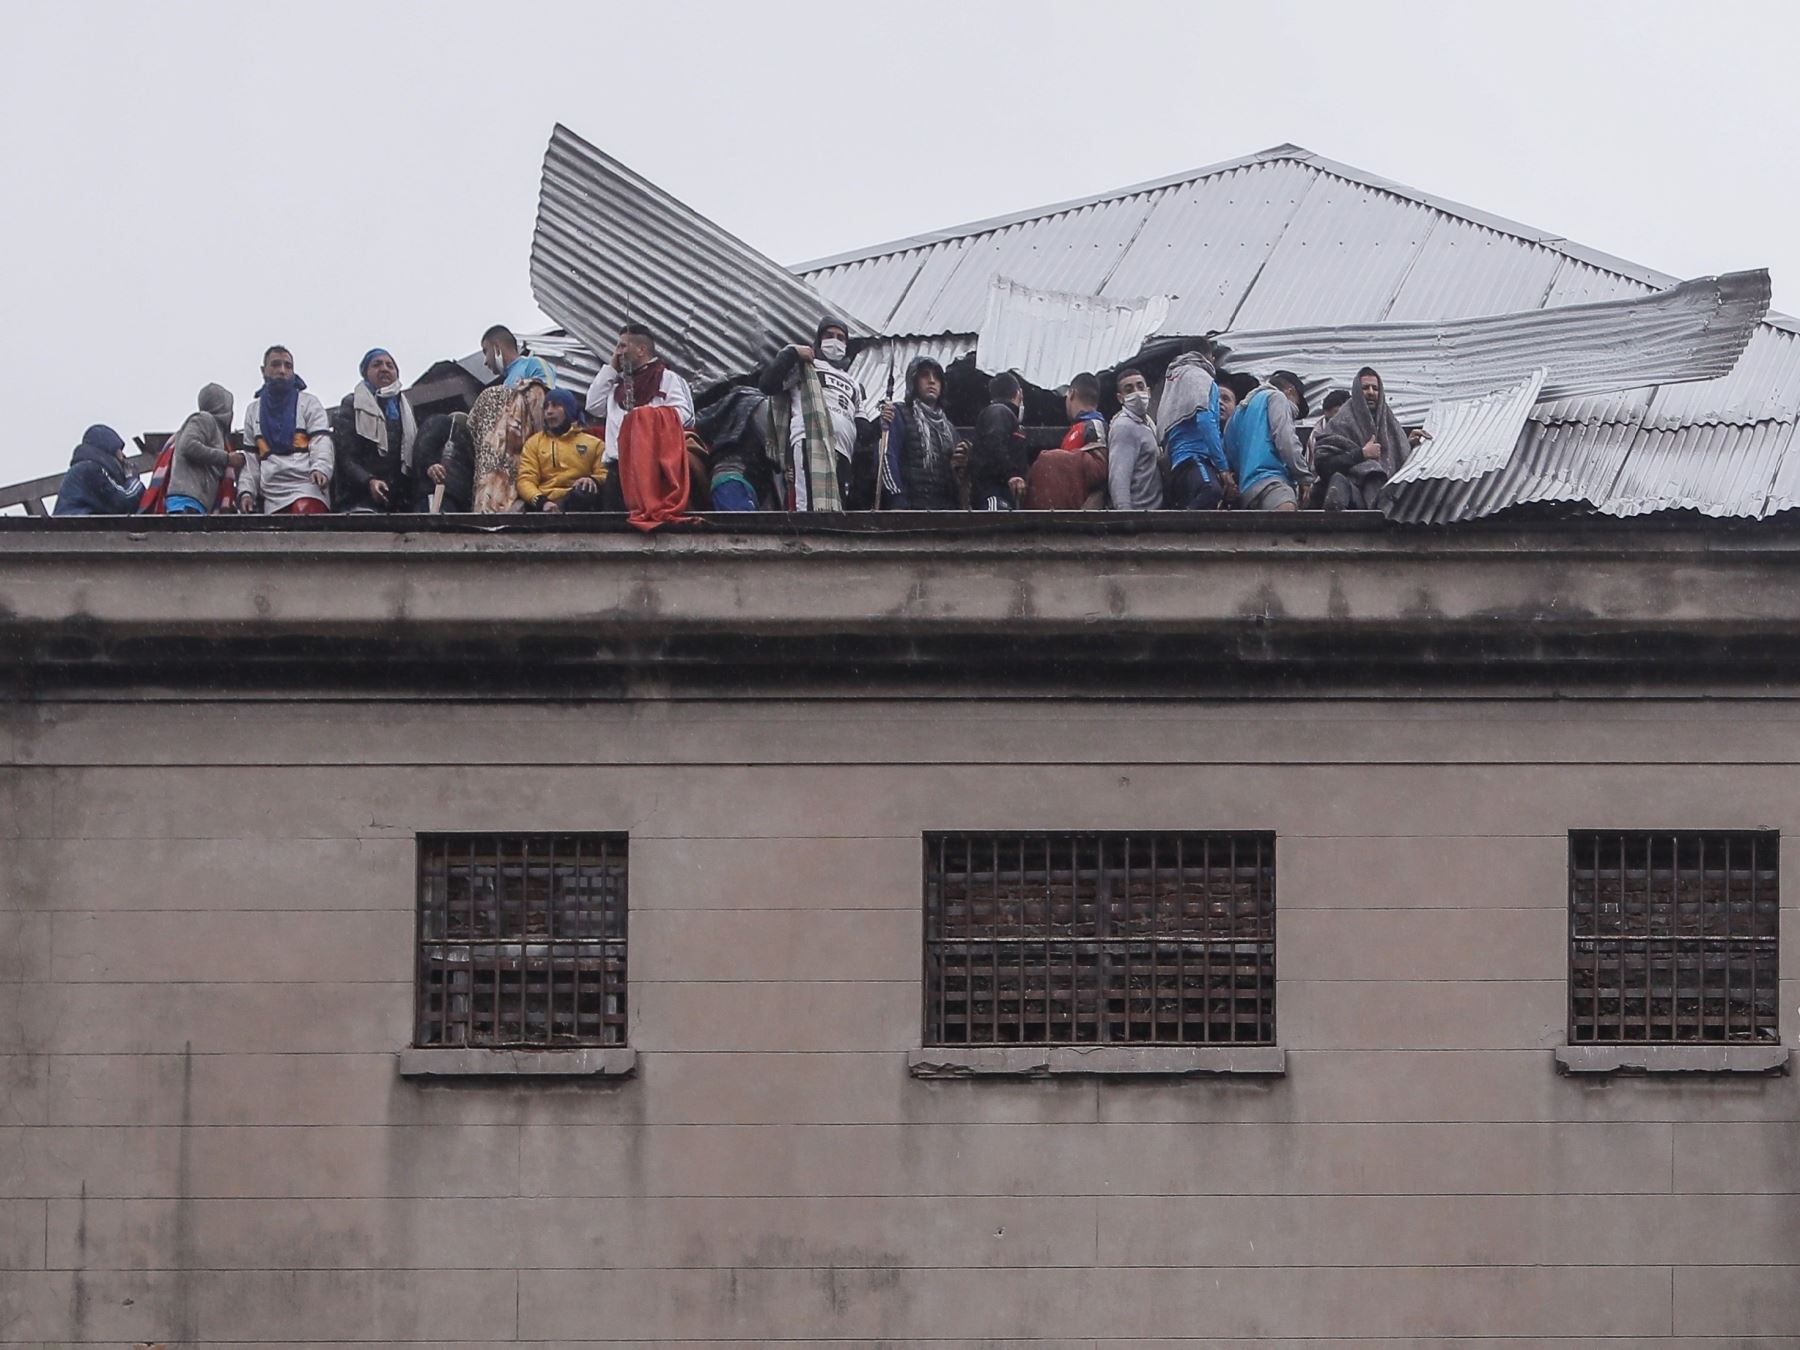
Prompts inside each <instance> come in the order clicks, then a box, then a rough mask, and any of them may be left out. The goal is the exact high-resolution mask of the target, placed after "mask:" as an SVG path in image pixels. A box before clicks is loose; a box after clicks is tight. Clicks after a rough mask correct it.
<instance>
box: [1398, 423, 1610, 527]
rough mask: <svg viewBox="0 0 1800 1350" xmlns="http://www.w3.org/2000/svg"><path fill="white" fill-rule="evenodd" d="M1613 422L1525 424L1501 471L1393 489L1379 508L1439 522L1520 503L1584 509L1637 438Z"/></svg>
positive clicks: (1401, 517) (1601, 493) (1599, 496)
mask: <svg viewBox="0 0 1800 1350" xmlns="http://www.w3.org/2000/svg"><path fill="white" fill-rule="evenodd" d="M1637 436H1638V428H1637V427H1635V426H1622V425H1619V424H1616V423H1580V424H1575V423H1571V424H1565V425H1559V426H1548V427H1547V426H1544V425H1542V424H1540V423H1537V422H1527V423H1526V425H1525V431H1524V434H1523V435H1522V436H1521V437H1520V440H1519V444H1518V447H1517V448H1516V449H1515V450H1514V451H1513V454H1512V458H1511V459H1509V460H1508V461H1507V463H1506V465H1505V467H1503V468H1500V469H1497V470H1495V471H1494V472H1492V473H1487V474H1483V475H1482V476H1481V477H1479V478H1476V479H1472V480H1459V479H1443V478H1434V479H1426V480H1424V481H1422V482H1417V483H1407V484H1401V485H1397V486H1396V488H1395V489H1394V491H1393V494H1392V496H1391V497H1390V498H1389V500H1388V501H1387V502H1386V503H1384V505H1383V509H1384V510H1385V511H1386V513H1387V515H1388V517H1389V518H1390V519H1392V520H1398V521H1403V522H1406V523H1408V524H1416V525H1442V524H1448V523H1451V522H1454V521H1461V520H1479V519H1481V518H1482V517H1484V516H1491V515H1493V514H1495V513H1496V512H1499V511H1504V510H1507V509H1509V508H1512V507H1520V506H1554V505H1568V506H1584V507H1587V508H1590V509H1591V508H1592V507H1593V506H1594V505H1595V504H1596V503H1598V502H1600V501H1602V500H1604V499H1605V498H1606V496H1607V493H1608V492H1609V491H1610V489H1611V487H1612V483H1613V480H1614V479H1615V478H1617V477H1618V474H1619V469H1620V468H1621V467H1622V466H1623V465H1624V463H1625V458H1626V456H1627V455H1628V454H1629V453H1630V451H1631V446H1632V443H1633V442H1634V441H1635V440H1636V439H1637Z"/></svg>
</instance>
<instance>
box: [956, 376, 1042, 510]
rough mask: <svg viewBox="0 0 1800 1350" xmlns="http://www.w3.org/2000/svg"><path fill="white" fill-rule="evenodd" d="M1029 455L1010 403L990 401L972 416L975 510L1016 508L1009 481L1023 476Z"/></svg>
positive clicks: (971, 467) (971, 466) (971, 469)
mask: <svg viewBox="0 0 1800 1350" xmlns="http://www.w3.org/2000/svg"><path fill="white" fill-rule="evenodd" d="M1030 467H1031V455H1030V452H1029V449H1028V447H1027V446H1026V443H1025V432H1024V429H1023V428H1022V427H1020V425H1019V414H1018V413H1017V412H1016V411H1015V410H1014V409H1013V405H1012V404H1010V403H990V404H988V405H987V407H985V408H983V409H982V410H981V412H980V413H979V414H977V416H976V418H975V444H974V446H973V447H972V448H971V449H970V451H969V489H970V490H969V496H970V498H971V505H972V506H974V507H975V508H976V509H977V510H981V509H992V508H991V504H993V503H999V504H1000V509H1002V510H1017V509H1018V506H1019V503H1018V501H1017V500H1015V498H1014V497H1013V490H1012V488H1011V487H1010V486H1009V483H1010V481H1011V480H1012V479H1014V478H1023V477H1025V474H1026V472H1027V471H1028V470H1029V469H1030Z"/></svg>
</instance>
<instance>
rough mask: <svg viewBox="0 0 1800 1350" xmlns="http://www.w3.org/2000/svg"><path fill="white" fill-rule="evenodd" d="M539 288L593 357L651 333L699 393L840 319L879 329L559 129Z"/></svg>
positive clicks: (542, 232) (549, 174)
mask: <svg viewBox="0 0 1800 1350" xmlns="http://www.w3.org/2000/svg"><path fill="white" fill-rule="evenodd" d="M531 289H532V294H533V295H534V296H535V297H536V299H537V302H538V305H539V307H540V308H541V309H542V310H543V311H544V313H546V314H548V315H549V316H550V317H551V318H552V319H554V320H555V321H556V322H557V323H558V324H560V325H561V326H562V327H563V328H566V329H567V330H568V331H569V332H570V333H571V334H573V335H574V336H575V337H576V338H577V339H579V341H580V342H581V343H582V345H583V346H585V347H586V348H587V349H588V350H589V351H591V352H610V351H611V350H612V347H613V342H614V340H615V339H616V338H617V336H618V332H619V328H620V326H621V325H622V324H624V323H626V322H629V321H637V322H641V323H645V324H648V325H649V326H650V328H651V329H652V330H653V331H654V332H655V333H656V335H657V341H658V343H659V345H660V347H661V348H662V350H663V353H664V355H666V356H667V358H668V359H669V361H670V363H671V364H672V365H674V366H676V367H677V368H678V369H680V370H681V371H682V372H683V373H684V374H685V375H687V376H688V377H689V379H690V380H692V381H694V382H695V383H697V384H709V383H713V382H716V381H718V380H722V379H725V378H728V377H730V376H733V375H741V374H747V373H748V372H750V371H751V370H754V369H755V368H756V366H757V365H759V364H760V363H761V362H763V361H765V360H767V359H768V358H769V357H770V356H772V355H773V354H774V352H775V351H776V350H777V349H778V348H779V347H780V346H781V345H782V344H783V343H787V342H792V341H794V340H795V339H796V338H811V337H812V334H813V330H814V328H815V327H816V326H817V324H818V322H819V318H820V316H821V315H823V314H826V313H836V314H838V315H839V317H841V318H843V319H844V320H845V321H846V322H847V323H849V324H850V325H851V326H852V328H853V330H854V332H853V334H852V335H853V336H855V335H859V334H868V333H869V332H870V331H871V330H870V328H869V327H868V325H866V324H864V323H863V322H862V321H861V320H859V319H857V318H856V316H855V314H854V312H850V313H842V312H841V311H842V310H844V309H847V308H848V307H847V306H842V305H840V304H837V303H832V302H827V301H826V300H825V299H823V298H822V297H821V296H819V295H818V294H817V293H816V292H815V291H814V290H813V289H812V288H811V287H810V286H808V285H807V284H806V283H805V282H804V281H802V280H800V279H799V278H798V277H796V276H794V274H793V273H791V272H789V271H788V270H787V269H786V268H784V267H782V266H781V265H780V264H778V263H775V262H772V261H770V260H769V259H768V258H766V257H764V256H763V255H762V254H760V253H758V252H757V251H756V250H755V249H753V248H751V247H750V246H749V245H748V244H745V243H743V242H742V241H741V240H739V239H737V238H735V237H734V236H732V235H730V234H727V233H726V232H725V231H724V230H722V229H720V228H719V227H718V226H717V225H714V224H713V223H712V222H711V221H710V220H707V219H706V218H705V217H704V216H702V215H700V214H699V213H698V212H696V211H694V210H692V209H690V208H689V207H687V206H684V205H683V204H682V203H681V202H678V201H676V200H675V198H673V197H671V196H670V195H669V194H668V193H666V192H664V191H662V189H660V188H658V187H657V186H655V184H653V183H651V182H649V181H648V180H647V179H644V178H641V177H639V176H638V175H637V174H635V173H633V172H632V171H631V170H630V169H627V168H626V167H625V166H624V165H623V164H621V163H619V162H618V161H617V160H616V159H613V158H612V157H611V156H610V155H607V154H605V153H603V152H602V151H600V150H599V149H597V148H595V147H594V146H592V145H590V144H588V143H587V142H586V141H584V140H582V139H581V137H579V136H577V135H575V134H574V133H573V132H572V131H570V130H569V129H568V128H567V127H564V126H558V127H557V128H556V130H555V131H554V132H553V133H552V135H551V137H550V147H549V150H548V151H547V152H546V153H545V156H544V177H543V186H542V189H541V192H540V195H539V200H538V216H537V229H536V232H535V233H534V234H533V236H532V241H531Z"/></svg>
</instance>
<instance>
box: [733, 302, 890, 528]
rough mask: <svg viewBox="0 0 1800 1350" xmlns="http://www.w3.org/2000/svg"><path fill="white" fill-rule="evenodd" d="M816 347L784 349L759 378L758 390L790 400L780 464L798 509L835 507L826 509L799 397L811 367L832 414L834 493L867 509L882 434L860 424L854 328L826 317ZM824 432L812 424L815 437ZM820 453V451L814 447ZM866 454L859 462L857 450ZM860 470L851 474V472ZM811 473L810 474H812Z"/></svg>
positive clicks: (860, 393) (872, 425) (849, 504)
mask: <svg viewBox="0 0 1800 1350" xmlns="http://www.w3.org/2000/svg"><path fill="white" fill-rule="evenodd" d="M813 342H814V344H815V345H814V346H813V347H807V346H801V345H798V344H796V345H794V346H791V347H783V348H782V349H781V351H780V352H778V353H777V354H776V356H775V359H774V360H773V361H771V362H770V363H769V364H768V365H767V366H766V367H764V369H763V371H762V373H761V375H760V376H759V377H758V378H757V387H758V388H760V389H761V390H762V391H763V393H765V394H768V395H769V396H770V397H771V398H772V399H775V400H777V401H778V402H779V401H780V400H781V399H782V398H783V396H786V401H787V403H788V409H787V413H786V418H787V442H788V453H787V455H786V457H785V463H784V464H783V465H782V470H783V473H784V474H785V476H786V478H787V481H788V484H789V491H788V496H789V497H790V499H791V500H792V505H793V509H794V510H796V511H814V510H821V509H824V510H830V509H835V508H833V507H831V506H830V505H828V494H827V493H826V492H825V491H824V490H823V489H824V487H825V485H824V484H822V483H821V482H820V480H821V478H822V477H823V475H822V474H821V472H820V471H819V469H820V465H819V463H818V458H819V457H818V456H817V455H816V454H815V455H813V456H812V457H811V458H810V460H809V456H808V446H807V421H806V407H805V404H806V399H805V398H803V397H802V396H801V390H800V387H799V386H800V381H801V376H802V367H803V366H811V367H812V371H813V373H814V374H815V375H817V376H818V380H819V391H820V393H822V394H823V395H824V403H825V410H826V411H827V412H828V413H829V415H830V423H831V429H830V447H829V448H830V452H831V461H832V462H834V463H835V465H836V495H837V498H838V501H839V502H840V504H841V505H842V506H844V507H848V508H851V509H853V510H863V509H866V508H867V507H869V506H871V505H872V504H873V503H872V501H871V500H869V498H872V497H873V495H874V491H873V489H874V450H875V441H876V439H877V436H878V430H877V426H876V424H875V423H873V422H866V421H862V420H860V419H859V418H858V417H857V415H856V410H857V409H858V408H860V407H862V406H863V389H862V385H860V384H858V383H857V382H856V381H855V380H854V379H852V378H851V377H850V374H849V370H848V367H849V364H850V329H849V328H848V326H846V325H845V324H844V322H843V321H842V320H841V319H833V318H829V317H827V318H823V319H820V320H819V327H818V330H817V332H816V333H815V334H814V336H813ZM822 430H823V428H821V427H819V426H818V425H817V424H816V423H815V425H814V434H815V436H816V435H817V434H818V432H820V431H822ZM813 448H814V450H815V451H816V450H817V449H818V447H816V446H815V447H813ZM859 450H865V451H866V452H867V453H865V454H864V455H863V456H862V459H861V460H860V461H859V460H858V458H857V452H858V451H859ZM853 467H854V468H856V470H857V472H855V473H854V474H853V473H852V468H853ZM809 470H810V471H809Z"/></svg>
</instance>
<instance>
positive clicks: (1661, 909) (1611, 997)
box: [1569, 830, 1781, 1045]
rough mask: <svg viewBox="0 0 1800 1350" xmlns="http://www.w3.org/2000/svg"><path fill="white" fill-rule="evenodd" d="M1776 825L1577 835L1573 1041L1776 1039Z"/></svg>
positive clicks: (1572, 882)
mask: <svg viewBox="0 0 1800 1350" xmlns="http://www.w3.org/2000/svg"><path fill="white" fill-rule="evenodd" d="M1779 873H1780V836H1779V835H1778V834H1777V833H1776V832H1774V831H1772V830H1771V831H1732V832H1705V833H1697V832H1667V831H1657V832H1643V831H1630V832H1623V833H1621V832H1619V831H1607V830H1595V831H1581V832H1577V833H1572V834H1571V835H1570V836H1569V1040H1570V1042H1571V1043H1581V1042H1586V1043H1597V1042H1619V1041H1647V1042H1654V1041H1665V1042H1669V1043H1672V1044H1686V1045H1696V1044H1716V1043H1724V1042H1741V1041H1763V1042H1768V1041H1774V1040H1777V1039H1778V1038H1779V1032H1778V1030H1777V1028H1778V1025H1779V1009H1780V986H1779V983H1778V981H1779V970H1778V965H1777V959H1776V956H1777V953H1776V929H1777V921H1778V917H1779V912H1780V905H1781V897H1780V888H1779V884H1778V879H1779Z"/></svg>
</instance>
